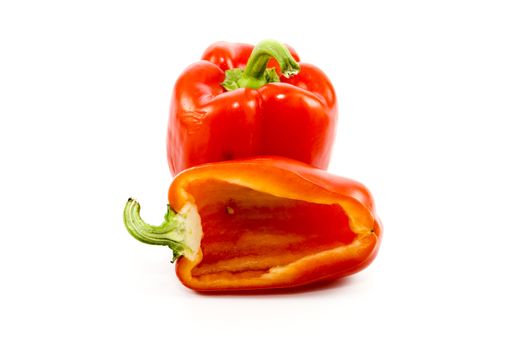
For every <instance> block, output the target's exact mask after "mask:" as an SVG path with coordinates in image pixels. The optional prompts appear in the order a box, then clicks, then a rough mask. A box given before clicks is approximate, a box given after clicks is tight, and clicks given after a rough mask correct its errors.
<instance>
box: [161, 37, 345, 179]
mask: <svg viewBox="0 0 525 350" xmlns="http://www.w3.org/2000/svg"><path fill="white" fill-rule="evenodd" d="M298 61H299V57H298V56H297V54H296V53H295V51H294V50H293V49H288V48H287V47H286V46H284V45H282V44H280V43H279V42H276V41H273V40H265V41H262V42H261V43H259V44H258V45H257V46H256V47H255V48H254V47H253V46H252V45H248V44H231V43H225V42H219V43H216V44H213V45H212V46H210V47H209V48H208V49H207V50H206V51H205V52H204V55H203V56H202V60H201V61H199V62H197V63H194V64H192V65H191V66H189V67H188V68H187V69H186V70H185V71H184V72H183V73H182V75H181V76H180V77H179V79H178V80H177V82H176V84H175V87H174V90H173V98H172V102H171V110H170V118H169V124H168V138H167V148H168V162H169V166H170V170H171V173H172V174H173V175H175V174H177V173H178V172H180V171H181V170H183V169H186V168H188V167H191V166H194V165H198V164H203V163H208V162H216V161H223V160H230V159H239V158H245V157H249V156H257V155H277V156H283V157H288V158H293V159H297V160H300V161H303V162H305V163H308V164H311V165H313V166H315V167H317V168H322V169H326V168H327V166H328V162H329V160H330V153H331V149H332V143H333V139H334V132H335V130H334V129H335V124H336V118H337V103H336V96H335V91H334V88H333V87H332V84H331V83H330V80H329V79H328V77H327V76H326V75H325V74H324V73H323V72H322V71H321V70H320V69H319V68H317V67H315V66H313V65H311V64H307V63H298Z"/></svg>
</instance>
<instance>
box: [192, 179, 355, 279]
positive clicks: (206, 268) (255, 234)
mask: <svg viewBox="0 0 525 350" xmlns="http://www.w3.org/2000/svg"><path fill="white" fill-rule="evenodd" d="M187 190H188V192H189V193H191V194H192V195H193V197H194V199H195V204H196V205H197V208H198V210H199V214H200V216H201V222H202V229H203V237H202V241H201V250H202V254H203V258H202V261H201V262H200V263H199V264H198V265H197V266H195V267H194V268H193V270H192V276H193V277H194V278H201V279H207V278H217V277H229V278H234V277H238V278H249V277H257V276H260V275H262V274H264V273H266V272H268V271H269V270H270V269H271V268H272V267H275V266H283V265H287V264H289V263H291V262H293V261H296V260H298V259H300V258H302V257H304V256H307V255H311V254H315V253H318V252H321V251H324V250H328V249H332V248H335V247H339V246H342V245H347V244H349V243H351V242H352V240H353V239H354V238H355V236H356V235H355V233H354V232H352V231H351V229H350V226H349V220H348V216H347V215H346V213H345V212H344V211H343V209H342V208H341V207H340V206H339V205H338V204H331V205H328V204H316V203H310V202H305V201H301V200H294V199H287V198H281V197H276V196H273V195H271V194H267V193H262V192H258V191H255V190H252V189H250V188H247V187H243V186H239V185H233V184H229V183H227V182H223V181H218V180H203V181H199V182H193V183H192V184H191V185H190V186H189V187H188V188H187Z"/></svg>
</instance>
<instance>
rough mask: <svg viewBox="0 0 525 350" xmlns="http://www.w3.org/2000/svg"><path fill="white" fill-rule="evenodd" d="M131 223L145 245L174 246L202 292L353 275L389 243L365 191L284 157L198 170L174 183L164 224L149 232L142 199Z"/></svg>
mask: <svg viewBox="0 0 525 350" xmlns="http://www.w3.org/2000/svg"><path fill="white" fill-rule="evenodd" d="M261 174H264V176H261ZM124 220H125V224H126V227H127V229H128V231H129V232H130V233H131V234H132V235H133V236H134V237H135V238H137V239H138V240H140V241H142V242H145V243H148V244H157V245H167V246H169V247H170V248H171V249H172V250H173V256H174V259H178V260H177V267H176V272H177V275H178V277H179V279H180V280H181V281H182V283H183V284H184V285H186V286H187V287H189V288H192V289H195V290H199V291H225V290H251V289H262V288H286V287H294V286H300V285H305V284H309V283H312V282H316V281H320V280H329V279H335V278H339V277H342V276H346V275H350V274H353V273H355V272H357V271H360V270H361V269H363V268H365V267H366V266H367V265H368V264H370V262H371V261H372V260H373V259H374V257H375V256H376V253H377V250H378V247H379V242H380V238H381V224H380V221H379V219H378V217H377V215H376V213H375V209H374V203H373V200H372V197H371V195H370V193H369V191H368V190H367V189H366V188H365V187H364V186H363V185H362V184H360V183H358V182H355V181H352V180H349V179H345V178H342V177H338V176H334V175H330V174H329V173H327V172H325V171H323V170H320V169H316V168H314V167H311V166H309V165H306V164H304V163H301V162H297V161H294V160H290V159H285V158H275V157H263V158H254V159H247V160H234V161H227V162H219V163H214V164H205V165H201V166H197V167H193V168H190V169H188V170H186V171H184V172H182V173H180V174H179V175H178V176H176V177H175V179H174V180H173V183H172V185H171V187H170V190H169V206H168V212H167V214H166V216H165V221H164V223H163V224H161V225H160V226H151V225H148V224H146V223H144V221H143V220H142V219H141V218H140V206H139V204H138V202H136V201H135V200H133V199H130V200H129V201H128V203H127V205H126V208H125V211H124Z"/></svg>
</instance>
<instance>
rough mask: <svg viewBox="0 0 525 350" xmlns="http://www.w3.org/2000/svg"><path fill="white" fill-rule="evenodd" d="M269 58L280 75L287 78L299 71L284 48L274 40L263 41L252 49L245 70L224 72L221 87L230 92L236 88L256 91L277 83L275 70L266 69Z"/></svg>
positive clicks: (238, 69) (296, 64)
mask: <svg viewBox="0 0 525 350" xmlns="http://www.w3.org/2000/svg"><path fill="white" fill-rule="evenodd" d="M270 58H275V60H276V61H277V62H278V63H279V67H280V69H281V74H282V75H284V76H285V77H287V78H288V77H289V76H290V75H295V74H297V73H299V71H300V67H299V64H298V63H297V62H296V61H295V59H294V58H293V56H292V54H291V53H290V51H289V50H288V48H287V47H286V46H284V45H283V44H281V43H280V42H278V41H275V40H263V41H261V42H260V43H259V44H257V46H255V48H254V49H253V51H252V53H251V55H250V58H249V59H248V63H247V64H246V68H245V69H240V68H235V69H230V70H227V71H226V72H225V73H226V78H225V79H224V82H223V83H222V86H224V88H226V90H228V91H231V90H235V89H238V88H251V89H258V88H260V87H261V86H263V85H265V84H268V83H272V82H279V81H280V80H279V76H278V74H277V72H276V71H275V69H268V68H266V66H267V65H268V61H269V60H270Z"/></svg>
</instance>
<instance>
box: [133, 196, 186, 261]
mask: <svg viewBox="0 0 525 350" xmlns="http://www.w3.org/2000/svg"><path fill="white" fill-rule="evenodd" d="M124 225H125V226H126V228H127V229H128V232H129V233H130V234H131V235H132V236H133V237H135V238H136V239H137V240H139V241H141V242H144V243H147V244H154V245H166V246H168V247H169V248H170V249H171V250H173V261H175V260H176V259H177V258H178V257H180V256H181V255H183V254H184V252H185V251H186V250H187V249H188V247H187V246H186V245H185V244H184V240H185V231H186V223H185V218H184V217H183V216H182V215H180V214H177V213H176V212H175V211H173V209H171V207H170V206H169V205H168V210H167V212H166V215H164V222H163V223H162V224H160V225H159V226H152V225H149V224H147V223H145V222H144V220H142V218H141V217H140V204H139V202H137V201H136V200H134V199H132V198H130V199H128V202H127V203H126V206H125V208H124Z"/></svg>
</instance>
